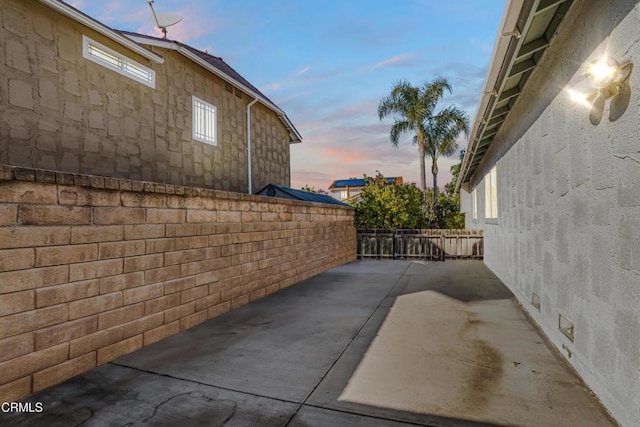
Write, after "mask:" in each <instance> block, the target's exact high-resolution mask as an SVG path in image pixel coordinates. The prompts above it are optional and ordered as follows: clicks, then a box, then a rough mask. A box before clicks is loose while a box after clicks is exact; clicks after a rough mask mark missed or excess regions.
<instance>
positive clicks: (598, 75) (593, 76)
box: [584, 58, 620, 89]
mask: <svg viewBox="0 0 640 427" xmlns="http://www.w3.org/2000/svg"><path fill="white" fill-rule="evenodd" d="M619 72H620V64H618V61H616V60H615V59H613V58H604V59H596V60H595V61H591V62H590V63H589V65H587V71H586V72H585V73H584V76H585V77H586V78H587V81H588V82H589V83H590V84H591V85H592V86H593V87H594V88H597V89H602V88H605V87H607V86H609V85H610V84H611V83H613V82H615V81H616V78H617V77H618V74H619Z"/></svg>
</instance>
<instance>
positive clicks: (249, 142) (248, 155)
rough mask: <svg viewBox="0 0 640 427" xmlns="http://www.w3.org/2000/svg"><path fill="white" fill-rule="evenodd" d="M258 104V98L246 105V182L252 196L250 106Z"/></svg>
mask: <svg viewBox="0 0 640 427" xmlns="http://www.w3.org/2000/svg"><path fill="white" fill-rule="evenodd" d="M256 102H258V98H255V99H254V100H253V101H251V102H250V103H249V104H247V182H248V183H249V185H248V190H249V194H252V191H253V189H252V188H251V106H252V105H253V104H255V103H256Z"/></svg>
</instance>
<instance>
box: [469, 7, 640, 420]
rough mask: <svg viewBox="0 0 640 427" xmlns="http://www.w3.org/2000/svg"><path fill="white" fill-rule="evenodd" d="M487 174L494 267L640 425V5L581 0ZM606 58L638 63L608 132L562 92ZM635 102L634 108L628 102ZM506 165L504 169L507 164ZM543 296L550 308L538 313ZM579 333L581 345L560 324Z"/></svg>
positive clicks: (604, 393)
mask: <svg viewBox="0 0 640 427" xmlns="http://www.w3.org/2000/svg"><path fill="white" fill-rule="evenodd" d="M567 19H568V20H567V22H565V23H564V24H563V26H562V27H561V29H560V32H559V34H558V36H557V38H556V39H554V41H553V42H552V45H551V47H550V49H549V51H548V52H547V55H546V56H545V58H543V60H542V62H541V64H540V65H539V68H538V69H537V70H536V71H535V73H534V74H533V75H532V76H531V79H530V80H529V82H528V84H527V86H526V88H525V91H523V93H522V95H521V96H520V98H519V100H518V102H517V103H516V104H515V106H514V109H513V110H512V113H511V115H510V116H509V118H508V119H507V121H506V122H505V124H504V125H503V128H502V129H501V130H500V133H499V134H498V135H497V137H496V144H495V146H494V147H492V150H491V151H490V153H489V155H488V157H486V158H485V161H484V162H483V164H482V165H481V166H482V167H483V171H482V172H481V173H486V171H487V170H488V169H489V168H490V167H491V166H492V165H493V164H497V169H498V204H499V219H498V223H497V224H486V223H485V221H484V219H483V218H484V180H482V174H480V175H479V176H478V177H477V178H476V179H475V180H474V184H477V191H478V202H479V203H478V216H479V219H478V220H477V221H474V220H473V219H472V218H471V214H470V207H471V204H470V195H469V194H468V193H467V194H464V196H463V198H464V200H465V202H464V206H465V209H466V210H467V211H468V213H467V216H466V220H467V223H466V224H467V227H470V228H471V227H473V228H476V227H477V228H484V231H485V234H484V236H485V237H484V239H485V240H484V241H485V262H486V264H487V265H488V266H489V267H490V268H491V269H492V270H493V271H494V272H495V273H496V274H497V275H498V276H499V277H500V279H501V280H502V281H504V282H505V284H507V286H508V287H509V288H510V289H511V290H512V291H513V292H514V294H515V295H516V297H517V298H518V299H519V300H520V302H521V303H522V304H523V305H524V307H525V308H526V309H527V310H528V311H529V313H530V314H531V316H532V317H533V318H534V320H535V321H536V322H537V323H538V324H539V325H540V326H541V328H542V329H543V331H544V332H545V334H546V335H547V336H548V337H549V338H550V339H551V341H552V343H553V344H554V345H555V346H556V347H558V349H559V350H560V351H561V353H562V354H563V355H564V356H565V357H566V358H567V360H568V361H569V363H570V364H571V365H573V366H574V367H575V369H576V370H577V371H578V372H579V374H580V375H581V376H582V377H583V378H584V380H585V381H586V382H587V384H588V385H589V386H590V387H591V388H592V389H593V391H594V392H595V393H596V394H597V396H598V397H599V398H600V399H601V401H602V402H603V403H604V404H605V406H606V407H607V408H608V409H609V410H610V411H611V413H612V414H613V415H614V417H615V418H616V419H617V420H618V421H619V422H621V423H622V424H623V425H626V426H635V425H637V422H638V420H639V419H640V70H639V69H638V66H639V65H640V43H639V41H640V34H639V33H638V28H640V6H638V4H637V1H621V0H616V1H610V2H591V1H587V0H583V1H577V2H576V4H574V6H572V9H571V11H570V14H569V16H568V18H567ZM605 52H607V53H608V54H609V55H610V56H612V57H613V58H617V59H618V60H622V59H625V58H626V59H632V60H633V62H634V63H635V69H634V71H633V74H632V75H631V78H630V88H631V93H630V97H629V98H628V100H625V99H624V97H621V98H618V99H616V100H614V101H611V102H607V105H606V109H605V111H604V114H603V115H602V117H601V120H600V121H599V123H597V120H596V121H595V123H597V124H592V122H591V121H590V118H589V110H588V109H587V108H585V107H583V106H581V105H579V104H576V103H575V102H573V101H572V100H571V99H569V97H568V96H567V95H566V94H565V93H563V92H562V89H563V88H565V87H567V86H569V87H570V86H571V85H574V84H576V83H577V82H579V81H580V80H581V79H582V78H583V74H582V73H583V71H584V70H583V69H581V66H582V65H583V64H585V63H588V62H589V61H591V60H593V59H595V58H597V57H599V56H601V55H603V54H604V53H605ZM627 101H628V102H627ZM496 162H497V163H496ZM533 293H535V294H537V295H538V296H539V298H540V308H539V309H538V308H537V307H535V306H534V304H532V298H533ZM560 315H562V316H564V317H565V318H566V319H568V320H569V321H570V322H572V323H573V325H574V335H575V340H574V341H573V342H572V341H571V340H570V339H569V338H567V337H566V336H565V335H564V334H563V333H561V331H560V330H559V316H560Z"/></svg>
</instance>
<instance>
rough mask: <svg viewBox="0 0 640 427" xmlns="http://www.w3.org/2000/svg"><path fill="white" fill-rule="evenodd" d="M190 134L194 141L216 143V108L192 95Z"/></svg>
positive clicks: (214, 144) (215, 144)
mask: <svg viewBox="0 0 640 427" xmlns="http://www.w3.org/2000/svg"><path fill="white" fill-rule="evenodd" d="M192 99H193V101H192V109H191V115H192V116H193V122H192V134H193V139H194V140H196V141H200V142H204V143H205V144H209V145H213V146H217V145H218V109H217V108H216V106H215V105H213V104H209V103H208V102H206V101H203V100H202V99H200V98H197V97H195V96H192Z"/></svg>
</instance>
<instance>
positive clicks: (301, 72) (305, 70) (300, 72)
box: [298, 65, 311, 75]
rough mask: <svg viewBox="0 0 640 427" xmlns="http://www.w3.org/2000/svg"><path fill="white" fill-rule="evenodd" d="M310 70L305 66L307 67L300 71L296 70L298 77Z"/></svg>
mask: <svg viewBox="0 0 640 427" xmlns="http://www.w3.org/2000/svg"><path fill="white" fill-rule="evenodd" d="M310 69H311V67H310V66H308V65H307V66H305V67H303V68H302V69H300V70H298V75H300V74H304V73H306V72H307V71H309V70H310Z"/></svg>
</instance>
